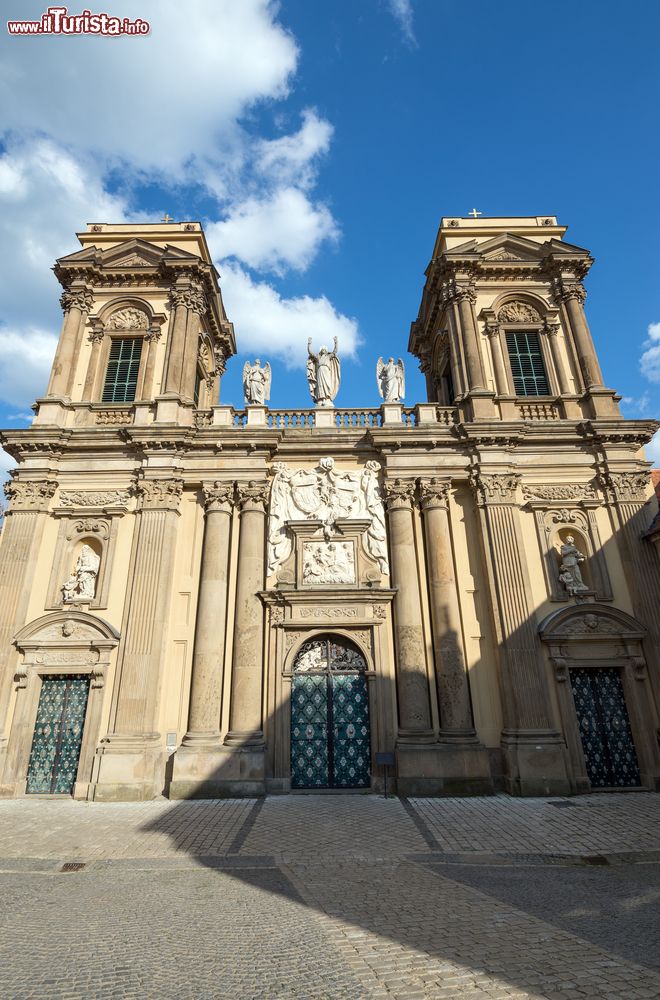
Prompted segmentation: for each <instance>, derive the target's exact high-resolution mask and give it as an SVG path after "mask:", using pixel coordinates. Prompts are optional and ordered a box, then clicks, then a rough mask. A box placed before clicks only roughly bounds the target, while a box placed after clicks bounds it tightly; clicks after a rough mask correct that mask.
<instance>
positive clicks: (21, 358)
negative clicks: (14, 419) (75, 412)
mask: <svg viewBox="0 0 660 1000" xmlns="http://www.w3.org/2000/svg"><path fill="white" fill-rule="evenodd" d="M56 346H57V338H56V337H55V336H54V335H53V334H51V333H48V332H47V331H46V330H39V329H34V328H28V329H24V330H20V331H19V330H8V329H4V328H2V329H0V399H3V400H5V402H7V403H10V404H12V405H14V406H25V405H26V403H29V402H32V400H33V399H35V398H36V397H37V396H43V394H44V393H45V391H46V387H47V385H48V376H49V373H50V366H51V364H52V361H53V355H54V354H55V347H56Z"/></svg>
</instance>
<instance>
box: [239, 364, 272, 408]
mask: <svg viewBox="0 0 660 1000" xmlns="http://www.w3.org/2000/svg"><path fill="white" fill-rule="evenodd" d="M271 377H272V375H271V370H270V364H269V362H266V364H265V365H264V367H263V368H262V367H261V361H260V360H259V358H256V360H255V362H254V364H253V365H251V364H250V362H249V361H246V362H245V364H244V365H243V393H244V395H245V402H246V403H247V405H248V406H264V405H265V404H266V402H267V401H268V400H269V399H270V382H271Z"/></svg>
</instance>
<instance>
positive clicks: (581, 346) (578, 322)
mask: <svg viewBox="0 0 660 1000" xmlns="http://www.w3.org/2000/svg"><path fill="white" fill-rule="evenodd" d="M586 296H587V293H586V292H585V290H584V288H583V286H582V284H581V283H580V282H579V281H573V282H568V283H563V282H562V283H561V285H560V287H559V289H558V298H559V299H561V301H562V302H563V303H564V306H565V308H566V315H567V316H568V321H569V323H570V326H571V331H572V333H573V340H574V343H575V350H576V352H577V356H578V362H579V365H580V371H581V372H582V378H583V380H584V385H585V388H586V389H587V390H588V389H591V388H602V385H603V376H602V374H601V370H600V365H599V363H598V358H597V356H596V350H595V348H594V342H593V340H592V339H591V332H590V330H589V326H588V324H587V319H586V316H585V315H584V308H583V304H584V300H585V298H586Z"/></svg>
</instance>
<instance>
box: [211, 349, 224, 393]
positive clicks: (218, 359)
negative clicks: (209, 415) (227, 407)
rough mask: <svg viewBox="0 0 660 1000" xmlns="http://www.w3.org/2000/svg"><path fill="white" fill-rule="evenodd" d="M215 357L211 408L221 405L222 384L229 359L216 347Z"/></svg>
mask: <svg viewBox="0 0 660 1000" xmlns="http://www.w3.org/2000/svg"><path fill="white" fill-rule="evenodd" d="M213 353H214V357H215V376H216V378H215V385H214V387H213V390H214V391H213V395H212V396H211V399H210V401H209V406H217V405H218V404H219V403H220V384H221V382H222V376H223V375H224V374H225V372H226V370H227V358H226V356H225V354H224V352H223V351H222V350H221V349H220V348H219V347H216V348H215V349H214V352H213Z"/></svg>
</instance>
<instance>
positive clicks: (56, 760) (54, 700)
mask: <svg viewBox="0 0 660 1000" xmlns="http://www.w3.org/2000/svg"><path fill="white" fill-rule="evenodd" d="M88 695H89V675H88V674H70V675H68V676H60V677H44V679H43V682H42V685H41V694H40V696H39V707H38V709H37V721H36V724H35V727H34V736H33V739H32V750H31V752H30V763H29V764H28V774H27V789H26V790H27V792H28V793H32V794H35V793H40V794H42V795H43V794H62V795H70V794H71V793H72V792H73V786H74V784H75V781H76V775H77V773H78V760H79V758H80V746H81V743H82V735H83V727H84V725H85V713H86V711H87V697H88Z"/></svg>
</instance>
